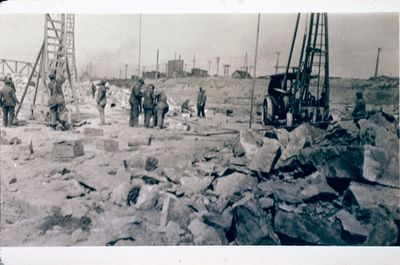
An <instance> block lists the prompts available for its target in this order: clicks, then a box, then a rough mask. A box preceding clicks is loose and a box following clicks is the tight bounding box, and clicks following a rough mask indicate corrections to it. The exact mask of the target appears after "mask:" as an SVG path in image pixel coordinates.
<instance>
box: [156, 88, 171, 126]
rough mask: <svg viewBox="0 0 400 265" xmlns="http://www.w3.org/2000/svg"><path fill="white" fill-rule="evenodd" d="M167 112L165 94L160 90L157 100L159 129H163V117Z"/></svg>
mask: <svg viewBox="0 0 400 265" xmlns="http://www.w3.org/2000/svg"><path fill="white" fill-rule="evenodd" d="M168 110H169V106H168V102H167V94H166V93H165V91H164V90H162V91H161V92H160V94H159V95H158V100H157V125H158V128H160V129H162V128H163V127H164V117H165V114H166V113H167V112H168Z"/></svg>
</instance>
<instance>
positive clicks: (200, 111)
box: [197, 87, 207, 118]
mask: <svg viewBox="0 0 400 265" xmlns="http://www.w3.org/2000/svg"><path fill="white" fill-rule="evenodd" d="M206 101H207V96H206V92H205V91H204V90H203V88H202V87H200V88H199V94H198V95H197V117H204V118H205V117H206V114H205V113H204V108H205V107H206Z"/></svg>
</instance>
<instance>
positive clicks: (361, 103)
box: [351, 92, 367, 129]
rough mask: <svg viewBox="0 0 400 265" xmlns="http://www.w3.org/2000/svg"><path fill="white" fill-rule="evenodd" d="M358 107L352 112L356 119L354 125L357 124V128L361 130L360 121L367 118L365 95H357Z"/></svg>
mask: <svg viewBox="0 0 400 265" xmlns="http://www.w3.org/2000/svg"><path fill="white" fill-rule="evenodd" d="M356 97H357V100H356V106H355V107H354V110H353V112H352V114H351V115H352V116H353V118H354V123H355V124H356V126H357V128H358V129H360V125H359V124H358V121H359V120H360V119H363V118H366V117H365V116H366V115H367V112H366V106H365V100H364V98H363V94H362V93H361V92H357V93H356Z"/></svg>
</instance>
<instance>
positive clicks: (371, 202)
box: [346, 182, 400, 214]
mask: <svg viewBox="0 0 400 265" xmlns="http://www.w3.org/2000/svg"><path fill="white" fill-rule="evenodd" d="M346 193H347V194H346V196H348V195H351V196H352V197H353V198H354V199H355V202H356V203H357V204H358V205H359V206H360V207H361V208H364V209H373V208H378V207H379V206H380V205H383V206H385V207H386V208H387V209H388V210H389V211H390V212H391V213H393V214H396V213H397V212H399V207H400V204H399V202H400V189H398V188H387V187H382V186H379V185H368V184H361V183H357V182H351V183H350V186H349V188H348V189H347V190H346Z"/></svg>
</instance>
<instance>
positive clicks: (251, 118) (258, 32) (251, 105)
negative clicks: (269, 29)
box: [249, 14, 260, 129]
mask: <svg viewBox="0 0 400 265" xmlns="http://www.w3.org/2000/svg"><path fill="white" fill-rule="evenodd" d="M259 35H260V14H258V19H257V37H256V54H255V56H254V72H253V83H252V85H251V101H250V121H249V128H250V129H251V124H252V123H253V102H254V86H255V83H256V71H257V54H258V37H259Z"/></svg>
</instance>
